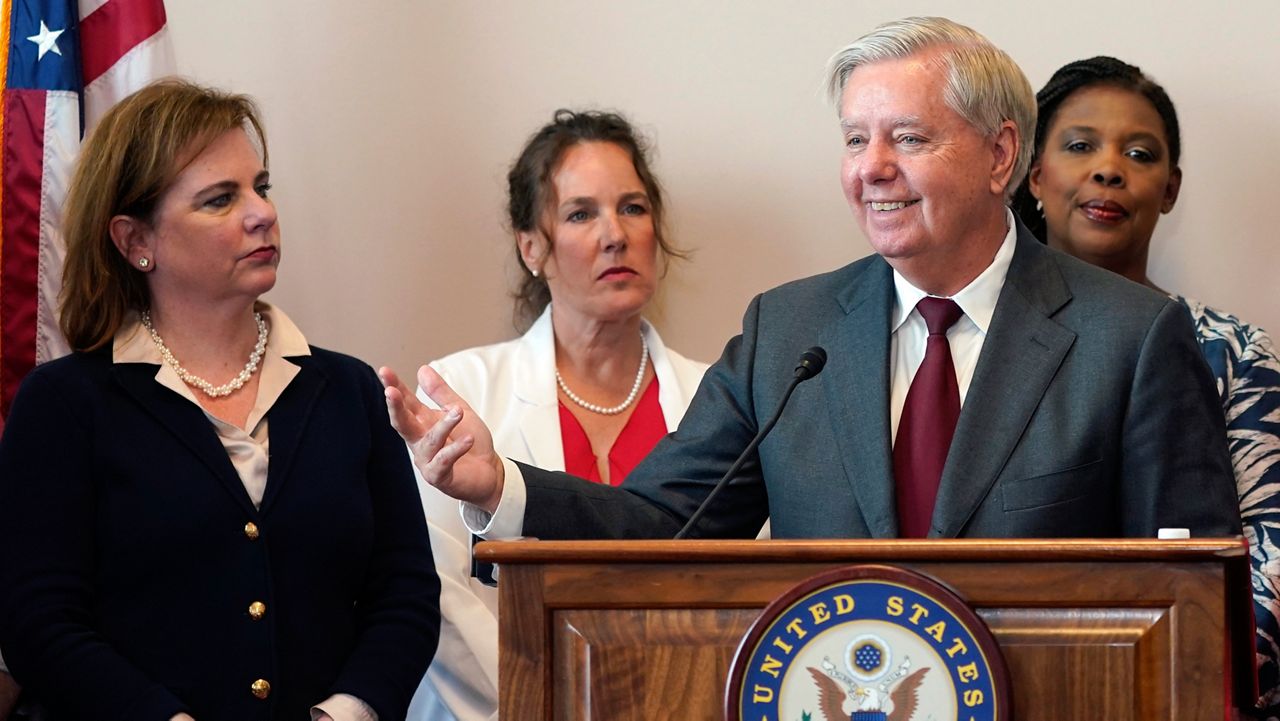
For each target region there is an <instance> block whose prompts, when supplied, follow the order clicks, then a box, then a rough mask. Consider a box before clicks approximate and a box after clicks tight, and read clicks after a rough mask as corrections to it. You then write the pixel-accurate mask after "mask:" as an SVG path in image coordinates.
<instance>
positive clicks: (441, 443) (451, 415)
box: [413, 408, 462, 465]
mask: <svg viewBox="0 0 1280 721" xmlns="http://www.w3.org/2000/svg"><path fill="white" fill-rule="evenodd" d="M461 421H462V411H461V410H459V409H458V408H448V409H446V410H445V412H443V413H441V414H440V419H439V420H438V421H436V422H435V424H433V425H432V426H431V427H430V428H427V429H425V433H423V434H422V436H421V437H420V438H419V439H418V440H417V441H415V442H414V443H413V455H414V457H415V458H417V459H418V460H420V461H421V462H422V464H423V465H427V464H430V463H433V462H434V461H435V458H436V455H437V454H439V453H440V450H441V449H442V448H444V447H445V446H446V445H447V444H448V443H449V434H450V433H452V432H453V429H454V428H457V427H458V423H460V422H461ZM450 465H452V464H450Z"/></svg>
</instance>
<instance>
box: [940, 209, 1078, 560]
mask: <svg viewBox="0 0 1280 721" xmlns="http://www.w3.org/2000/svg"><path fill="white" fill-rule="evenodd" d="M1017 243H1018V244H1017V248H1016V250H1015V252H1014V257H1013V261H1012V262H1011V263H1010V266H1009V273H1008V275H1007V277H1006V279H1005V283H1004V287H1003V288H1002V289H1001V291H1000V298H999V300H998V301H997V303H996V309H995V314H994V315H993V316H992V319H991V327H990V328H989V329H988V334H987V338H986V340H985V341H984V342H983V345H982V353H981V355H980V356H979V358H978V365H977V368H975V369H974V374H973V381H972V382H971V383H970V385H969V392H968V394H967V395H966V397H965V404H964V408H963V410H962V411H961V412H960V419H959V422H958V423H957V425H956V433H955V436H954V437H953V439H952V441H951V450H950V451H949V453H948V454H947V462H946V465H945V467H944V468H943V471H942V479H941V481H940V483H939V487H938V500H937V504H936V505H935V506H934V512H933V528H934V529H935V530H934V532H932V533H930V535H931V536H933V535H938V536H941V537H954V536H956V535H958V534H959V533H960V532H961V530H963V528H964V525H965V524H966V523H967V522H968V520H969V518H970V517H971V516H972V515H973V513H974V511H976V510H977V508H978V506H979V505H980V504H981V503H982V501H983V499H984V498H986V496H987V494H988V493H989V492H990V490H991V487H992V484H994V483H995V480H996V477H997V476H998V475H999V473H1000V471H1001V469H1002V468H1004V464H1005V462H1006V461H1007V460H1008V459H1009V456H1010V454H1011V453H1012V452H1013V449H1014V448H1015V447H1016V446H1017V444H1018V441H1019V439H1020V438H1021V437H1022V433H1023V431H1024V430H1025V429H1026V427H1027V423H1028V422H1029V421H1030V419H1031V415H1032V414H1033V413H1034V412H1035V410H1036V407H1037V406H1038V405H1039V404H1040V400H1041V399H1042V398H1043V397H1044V393H1045V390H1046V389H1047V388H1048V387H1049V384H1050V382H1052V380H1053V378H1054V375H1055V374H1056V373H1057V371H1058V368H1059V367H1061V365H1062V361H1063V359H1064V358H1065V357H1066V355H1067V352H1068V350H1070V348H1071V346H1072V344H1073V343H1074V342H1075V338H1076V336H1075V333H1073V332H1072V331H1070V330H1067V329H1066V328H1064V327H1062V326H1061V325H1059V324H1058V323H1057V322H1055V321H1054V320H1053V319H1052V317H1051V316H1052V315H1053V314H1054V313H1055V312H1057V310H1058V309H1059V308H1061V307H1062V306H1063V305H1065V304H1066V303H1067V302H1068V301H1069V300H1070V299H1071V292H1070V290H1069V289H1068V287H1067V285H1066V281H1065V280H1063V278H1062V274H1061V272H1060V271H1059V270H1058V268H1057V266H1056V265H1055V264H1054V262H1053V260H1052V258H1051V257H1050V256H1049V253H1048V251H1047V250H1046V249H1045V248H1044V246H1042V245H1041V244H1040V242H1039V241H1037V240H1036V239H1035V238H1034V237H1033V236H1031V234H1030V233H1029V232H1028V231H1027V230H1026V229H1025V228H1024V227H1022V225H1021V224H1020V223H1019V225H1018V239H1017Z"/></svg>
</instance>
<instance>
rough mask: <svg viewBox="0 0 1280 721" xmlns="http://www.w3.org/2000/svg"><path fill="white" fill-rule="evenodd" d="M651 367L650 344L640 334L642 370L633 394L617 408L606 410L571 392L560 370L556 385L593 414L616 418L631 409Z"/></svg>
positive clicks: (637, 373) (632, 385)
mask: <svg viewBox="0 0 1280 721" xmlns="http://www.w3.org/2000/svg"><path fill="white" fill-rule="evenodd" d="M648 367H649V342H648V341H646V340H645V339H644V332H643V331H641V333H640V370H638V371H636V381H635V383H632V384H631V392H630V393H628V394H627V399H626V400H625V401H623V402H621V403H619V404H618V405H616V406H612V407H610V408H605V407H604V406H598V405H596V404H594V403H588V402H586V401H584V400H582V399H581V398H579V397H578V394H577V393H574V392H573V391H571V390H569V386H567V385H565V382H564V378H562V377H561V376H560V369H559V368H556V383H558V384H559V385H560V390H562V391H564V394H565V395H566V396H569V400H571V401H573V402H574V403H577V404H578V405H580V406H582V407H583V408H586V409H587V410H589V411H591V412H592V413H599V414H600V415H602V416H616V415H618V414H619V413H621V412H623V411H625V410H626V409H627V408H630V407H631V404H632V403H634V402H635V400H636V395H638V394H639V393H640V384H641V383H643V382H644V371H645V368H648Z"/></svg>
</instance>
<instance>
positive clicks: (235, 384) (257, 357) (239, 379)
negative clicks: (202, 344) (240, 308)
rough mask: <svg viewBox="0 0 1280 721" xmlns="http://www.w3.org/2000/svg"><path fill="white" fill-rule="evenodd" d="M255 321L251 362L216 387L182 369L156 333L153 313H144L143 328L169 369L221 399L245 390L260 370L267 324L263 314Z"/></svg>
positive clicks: (184, 380) (257, 316)
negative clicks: (152, 319)
mask: <svg viewBox="0 0 1280 721" xmlns="http://www.w3.org/2000/svg"><path fill="white" fill-rule="evenodd" d="M253 320H254V322H255V323H257V324H258V344H257V345H255V346H254V347H253V352H252V353H250V354H249V362H248V363H246V364H245V366H244V370H242V371H240V373H239V375H237V376H236V377H235V378H232V379H231V382H229V383H227V384H226V385H221V386H214V385H213V384H212V383H210V382H209V381H207V380H205V379H203V378H201V377H200V376H198V375H196V374H194V373H191V372H190V371H188V370H187V369H186V368H183V367H182V364H181V363H179V362H178V359H177V358H174V357H173V351H171V350H169V346H167V345H165V344H164V341H163V340H160V334H159V333H157V332H156V327H155V326H153V325H151V311H149V310H144V311H142V327H143V328H146V329H147V332H148V333H150V334H151V340H153V341H155V344H156V348H159V349H160V357H161V358H164V362H165V363H168V364H169V367H170V368H172V369H173V370H174V372H176V373H177V374H178V377H179V378H181V379H182V382H183V383H186V384H187V385H189V386H194V387H196V388H199V389H200V390H202V391H204V394H205V395H207V396H209V397H210V398H221V397H223V396H229V395H231V394H232V393H235V392H236V391H238V390H240V389H241V388H243V387H244V384H245V383H248V382H249V379H250V378H252V377H253V374H254V372H255V371H257V370H258V363H259V361H261V360H262V353H263V351H265V350H266V348H267V322H266V321H265V320H263V319H262V314H261V313H254V314H253Z"/></svg>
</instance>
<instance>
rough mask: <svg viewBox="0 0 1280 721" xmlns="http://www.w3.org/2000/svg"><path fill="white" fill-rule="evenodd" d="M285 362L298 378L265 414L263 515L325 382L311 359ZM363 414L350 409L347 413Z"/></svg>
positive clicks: (286, 471)
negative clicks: (266, 460) (267, 458)
mask: <svg viewBox="0 0 1280 721" xmlns="http://www.w3.org/2000/svg"><path fill="white" fill-rule="evenodd" d="M287 360H288V361H289V362H291V363H294V364H295V365H297V366H298V368H299V370H298V375H296V376H294V378H293V380H291V381H290V382H289V385H288V387H286V388H285V389H284V392H283V393H281V394H280V397H279V398H277V399H276V402H275V403H274V404H273V405H272V406H271V410H270V411H267V419H268V420H267V423H268V424H269V425H268V426H267V437H268V439H269V441H268V442H269V443H270V445H269V446H268V449H269V453H270V462H269V463H268V464H267V488H266V490H265V491H264V492H263V495H262V513H263V514H265V513H266V512H267V511H268V510H269V509H270V508H271V503H272V501H274V500H275V499H276V497H277V496H279V495H280V489H281V487H282V486H284V483H285V480H286V479H287V478H288V477H289V471H290V469H291V468H292V467H293V463H294V461H295V460H296V459H297V457H298V448H299V446H300V445H301V444H302V437H303V434H304V432H305V431H306V428H307V423H308V422H309V420H310V419H311V417H312V415H313V409H314V407H315V404H316V401H317V400H318V399H319V398H320V392H321V390H323V389H324V386H325V382H326V379H325V376H324V373H323V372H321V371H320V369H319V368H318V367H317V366H316V363H315V359H314V358H312V357H311V356H295V357H293V358H289V359H287ZM363 410H364V409H361V408H353V409H351V412H353V413H357V412H363ZM224 455H225V454H224Z"/></svg>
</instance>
